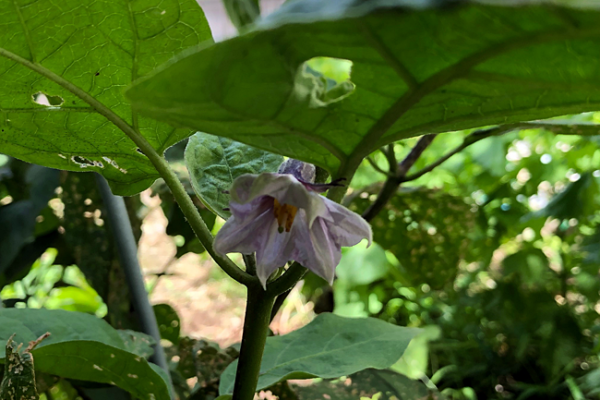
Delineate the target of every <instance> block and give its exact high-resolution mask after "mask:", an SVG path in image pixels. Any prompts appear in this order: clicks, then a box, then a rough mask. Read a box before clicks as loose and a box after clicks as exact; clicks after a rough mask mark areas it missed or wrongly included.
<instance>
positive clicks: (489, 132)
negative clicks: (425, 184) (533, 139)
mask: <svg viewBox="0 0 600 400" xmlns="http://www.w3.org/2000/svg"><path fill="white" fill-rule="evenodd" d="M514 129H515V126H514V125H506V126H497V127H494V128H489V129H482V130H478V131H475V132H473V133H471V134H470V135H469V136H467V137H466V138H465V139H464V140H463V142H462V144H461V145H460V146H458V147H456V148H455V149H454V150H451V151H449V152H448V153H446V154H445V155H444V156H443V157H441V158H440V159H439V160H437V161H435V162H433V163H431V164H429V165H428V166H426V167H424V168H423V169H422V170H420V171H418V172H415V173H414V174H412V175H408V176H405V177H404V178H403V179H402V182H409V181H414V180H416V179H419V178H420V177H422V176H423V175H425V174H426V173H428V172H431V171H433V169H435V168H436V167H438V166H440V165H441V164H443V163H444V162H446V161H447V160H448V159H449V158H450V157H452V156H453V155H455V154H457V153H460V152H461V151H463V150H464V149H466V148H467V147H469V146H470V145H472V144H474V143H477V142H479V141H480V140H482V139H485V138H488V137H490V136H499V135H502V134H504V133H506V132H509V131H512V130H514Z"/></svg>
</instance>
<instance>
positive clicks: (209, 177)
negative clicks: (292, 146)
mask: <svg viewBox="0 0 600 400" xmlns="http://www.w3.org/2000/svg"><path fill="white" fill-rule="evenodd" d="M282 162H283V157H282V156H279V155H276V154H272V153H268V152H266V151H262V150H258V149H256V148H254V147H250V146H247V145H245V144H242V143H239V142H235V141H233V140H230V139H226V138H221V137H218V136H213V135H208V134H206V133H202V132H198V133H196V134H195V135H194V136H192V137H191V138H190V140H189V142H188V145H187V147H186V148H185V163H186V165H187V168H188V171H189V172H190V180H191V182H192V186H193V187H194V190H195V191H196V194H197V195H198V197H199V198H200V199H201V200H202V202H203V203H204V204H205V205H206V206H207V207H208V208H209V209H210V210H212V211H213V212H214V213H215V214H217V215H219V216H221V217H222V218H225V219H227V218H229V217H230V216H231V213H230V212H229V211H227V210H225V209H226V208H228V207H229V194H228V191H229V189H231V185H232V184H233V181H234V180H235V178H237V177H238V176H240V175H243V174H260V173H261V172H276V171H277V168H278V167H279V165H281V163H282Z"/></svg>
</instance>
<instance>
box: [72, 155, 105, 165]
mask: <svg viewBox="0 0 600 400" xmlns="http://www.w3.org/2000/svg"><path fill="white" fill-rule="evenodd" d="M71 161H73V162H74V163H75V164H77V165H79V166H80V167H81V168H87V167H99V168H104V164H102V162H101V161H95V160H90V159H88V158H85V157H82V156H73V157H71Z"/></svg>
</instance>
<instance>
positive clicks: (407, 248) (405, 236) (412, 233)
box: [353, 189, 478, 289]
mask: <svg viewBox="0 0 600 400" xmlns="http://www.w3.org/2000/svg"><path fill="white" fill-rule="evenodd" d="M369 194H370V192H364V194H361V195H360V196H358V197H357V198H356V199H355V200H354V204H353V208H354V209H355V210H356V211H358V212H362V211H364V210H365V209H366V208H367V206H368V205H369V204H370V201H369V200H368V198H369ZM477 218H478V216H477V213H475V212H473V211H471V206H470V205H469V204H466V203H465V202H464V200H463V199H461V198H458V197H455V196H451V195H449V194H448V193H444V192H440V191H430V190H410V189H409V190H404V191H401V192H399V193H398V194H397V195H396V196H394V197H393V198H392V199H391V200H390V201H389V202H388V204H387V205H386V206H385V208H384V209H383V210H382V211H381V212H380V213H379V215H378V216H377V217H375V219H373V221H372V226H373V238H374V240H375V241H376V242H377V243H379V244H380V245H381V246H382V247H383V248H384V249H386V250H389V251H391V252H392V254H394V255H395V256H396V258H397V259H398V260H399V261H400V264H401V265H402V267H403V269H404V271H403V272H404V273H403V276H404V277H405V278H406V279H408V280H409V282H410V283H411V286H419V285H422V284H428V285H429V286H430V287H432V288H434V289H441V288H442V287H444V285H445V284H446V283H449V282H452V281H454V278H455V277H456V273H457V270H458V265H459V262H460V261H461V260H463V259H464V258H465V257H466V254H467V250H468V247H469V244H470V240H469V236H470V235H471V233H474V232H475V230H476V229H477Z"/></svg>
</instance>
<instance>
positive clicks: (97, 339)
mask: <svg viewBox="0 0 600 400" xmlns="http://www.w3.org/2000/svg"><path fill="white" fill-rule="evenodd" d="M46 332H50V334H51V335H50V337H49V338H48V339H46V340H44V341H43V342H42V343H40V344H39V345H38V347H37V348H36V349H35V350H33V351H32V352H31V354H32V355H33V357H34V359H35V369H36V371H40V372H44V373H48V374H52V375H56V376H60V377H64V378H69V379H77V380H82V381H90V382H100V383H108V384H112V385H116V386H118V387H120V388H122V389H124V390H126V391H128V392H129V393H131V394H132V395H134V396H135V397H136V398H139V399H147V400H159V399H167V398H169V390H168V386H167V383H166V381H165V380H164V379H163V378H162V377H161V375H160V374H159V373H157V372H156V371H155V369H154V368H153V367H152V365H151V364H149V363H148V362H147V361H146V360H145V359H144V358H143V357H140V356H139V355H137V354H134V353H131V352H129V351H127V350H126V346H125V344H124V343H123V340H122V339H121V336H120V335H119V333H118V332H117V331H116V330H115V329H114V328H112V327H111V326H110V325H108V324H107V323H106V322H104V321H103V320H101V319H98V318H96V317H94V316H91V315H88V314H82V313H77V312H68V311H63V310H43V309H42V310H36V309H0V345H2V348H1V349H0V362H4V360H3V359H4V357H5V352H4V343H5V341H6V340H8V338H9V337H10V336H12V335H13V334H14V333H16V336H15V340H16V341H18V342H30V341H32V340H35V339H37V338H38V337H39V336H41V335H42V334H43V333H46Z"/></svg>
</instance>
